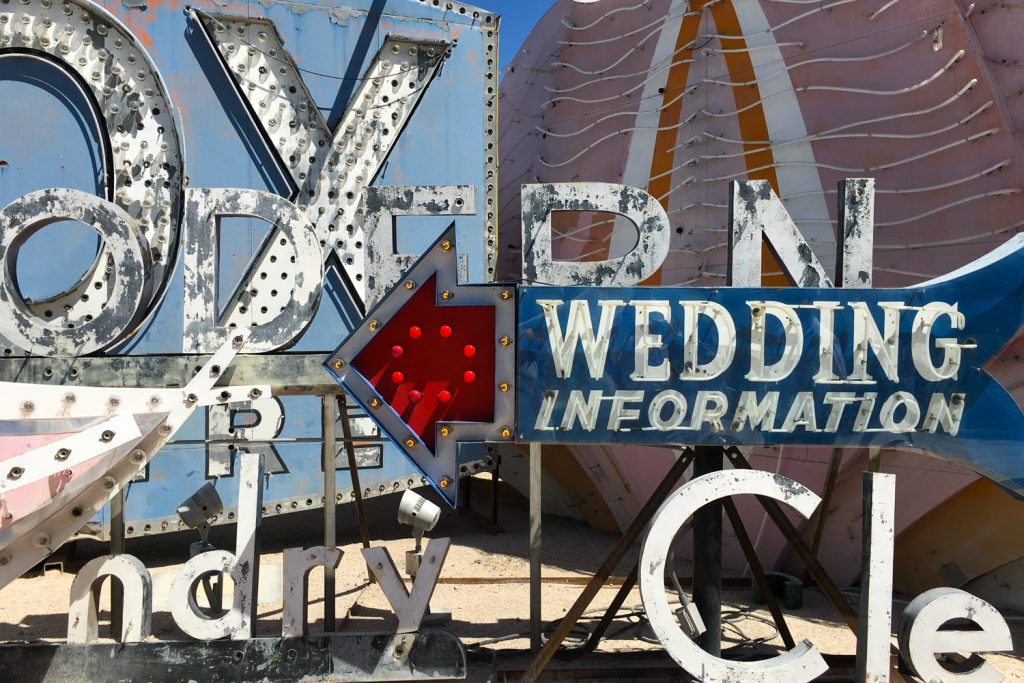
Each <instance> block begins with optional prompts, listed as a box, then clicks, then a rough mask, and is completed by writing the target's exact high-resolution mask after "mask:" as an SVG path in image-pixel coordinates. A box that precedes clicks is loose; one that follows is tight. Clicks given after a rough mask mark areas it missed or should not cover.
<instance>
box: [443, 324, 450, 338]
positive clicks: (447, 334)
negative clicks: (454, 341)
mask: <svg viewBox="0 0 1024 683" xmlns="http://www.w3.org/2000/svg"><path fill="white" fill-rule="evenodd" d="M441 336H442V337H445V338H448V337H450V336H452V328H451V327H449V326H448V325H441Z"/></svg>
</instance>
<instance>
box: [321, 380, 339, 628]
mask: <svg viewBox="0 0 1024 683" xmlns="http://www.w3.org/2000/svg"><path fill="white" fill-rule="evenodd" d="M320 398H321V401H322V405H321V415H322V417H323V447H322V452H323V467H324V546H325V547H327V548H333V547H335V546H336V545H337V542H338V536H337V530H336V528H335V523H336V520H335V512H336V507H337V504H338V482H337V480H336V476H337V472H336V469H337V458H336V454H337V452H338V434H337V428H336V426H335V425H336V423H337V421H338V404H337V403H336V402H335V399H334V396H321V397H320ZM336 593H337V591H336V590H335V581H334V567H332V566H331V564H330V563H328V564H325V565H324V631H325V632H327V633H332V632H333V631H334V630H335V628H336V620H335V615H334V599H335V594H336Z"/></svg>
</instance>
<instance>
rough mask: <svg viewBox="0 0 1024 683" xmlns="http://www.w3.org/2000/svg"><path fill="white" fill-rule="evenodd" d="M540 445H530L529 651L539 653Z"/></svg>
mask: <svg viewBox="0 0 1024 683" xmlns="http://www.w3.org/2000/svg"><path fill="white" fill-rule="evenodd" d="M540 496H541V471H540V444H539V443H531V444H530V651H531V652H534V653H537V652H539V651H540V631H541V623H540V622H541V602H540V600H541V595H540V593H541V590H540V589H541V585H540V582H541V576H540V574H541V552H540V551H541V547H540V523H541V499H540Z"/></svg>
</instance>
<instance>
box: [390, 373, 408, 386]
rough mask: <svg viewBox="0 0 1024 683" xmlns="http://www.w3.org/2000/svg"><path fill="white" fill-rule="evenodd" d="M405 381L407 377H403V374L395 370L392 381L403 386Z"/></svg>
mask: <svg viewBox="0 0 1024 683" xmlns="http://www.w3.org/2000/svg"><path fill="white" fill-rule="evenodd" d="M404 380H405V375H403V374H402V373H401V372H399V371H397V370H395V371H394V372H392V373H391V381H392V382H394V383H395V384H401V383H402V382H403V381H404Z"/></svg>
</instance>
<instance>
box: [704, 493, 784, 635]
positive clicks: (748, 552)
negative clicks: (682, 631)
mask: <svg viewBox="0 0 1024 683" xmlns="http://www.w3.org/2000/svg"><path fill="white" fill-rule="evenodd" d="M722 507H723V508H725V514H726V515H727V516H728V517H729V524H730V525H731V526H732V530H733V533H735V534H736V540H737V541H739V543H740V547H741V548H742V549H743V554H744V555H745V556H746V558H747V564H749V565H750V573H751V574H753V575H754V581H756V582H757V587H758V589H759V590H760V591H761V595H763V596H764V599H765V602H767V603H768V611H769V612H771V614H772V620H773V621H775V628H777V629H779V635H780V636H782V642H783V643H785V645H786V647H787V648H789V649H790V650H792V649H793V648H794V647H796V641H795V640H793V634H792V633H791V632H790V630H789V625H788V624H787V623H786V618H785V617H784V616H783V615H782V609H781V608H780V607H779V599H778V597H776V595H775V592H774V591H773V590H772V587H771V585H770V584H769V583H768V577H767V576H765V573H764V567H762V566H761V561H760V560H759V559H757V550H756V549H755V548H754V544H753V543H751V542H750V536H749V535H748V534H747V529H746V527H745V526H743V519H742V518H741V517H740V513H739V510H737V509H736V503H734V502H732V498H726V499H725V500H724V501H722ZM705 623H706V622H705Z"/></svg>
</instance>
